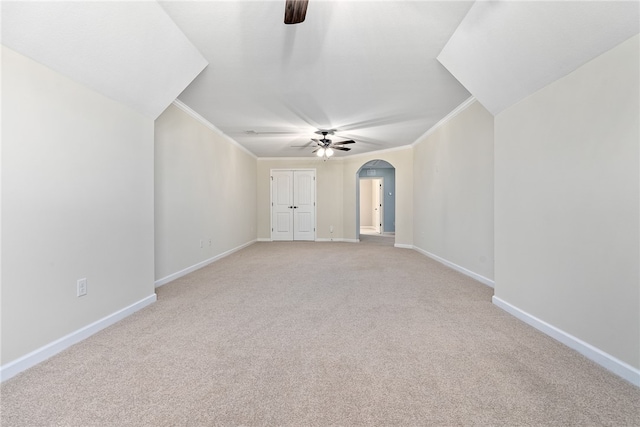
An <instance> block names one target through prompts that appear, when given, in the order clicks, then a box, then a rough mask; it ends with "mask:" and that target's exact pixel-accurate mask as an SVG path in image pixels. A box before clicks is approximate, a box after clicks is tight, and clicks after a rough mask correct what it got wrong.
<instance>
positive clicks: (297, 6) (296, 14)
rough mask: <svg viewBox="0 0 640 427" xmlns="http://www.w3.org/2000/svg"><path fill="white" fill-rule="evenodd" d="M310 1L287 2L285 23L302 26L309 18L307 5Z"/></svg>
mask: <svg viewBox="0 0 640 427" xmlns="http://www.w3.org/2000/svg"><path fill="white" fill-rule="evenodd" d="M308 3H309V0H285V5H284V23H285V24H300V23H301V22H304V18H305V17H306V16H307V4H308Z"/></svg>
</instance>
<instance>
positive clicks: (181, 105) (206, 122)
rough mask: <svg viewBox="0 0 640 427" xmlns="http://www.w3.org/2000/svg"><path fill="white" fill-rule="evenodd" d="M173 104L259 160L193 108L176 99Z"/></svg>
mask: <svg viewBox="0 0 640 427" xmlns="http://www.w3.org/2000/svg"><path fill="white" fill-rule="evenodd" d="M172 104H173V105H175V106H176V107H178V108H179V109H181V110H182V111H184V112H185V113H187V114H188V115H190V116H191V117H192V118H194V119H196V120H197V121H199V122H200V123H202V124H203V125H205V126H206V127H208V128H209V129H211V130H212V131H214V132H217V133H219V134H220V135H221V136H222V137H223V138H224V139H225V140H226V141H227V142H229V143H230V144H232V145H234V146H235V147H238V148H239V149H241V150H242V151H244V152H245V153H247V154H249V155H250V156H251V157H253V158H254V159H257V158H258V156H256V155H255V154H253V153H252V152H251V151H249V150H247V148H246V147H244V146H243V145H242V144H240V143H239V142H238V141H236V140H235V139H233V138H231V137H230V136H229V135H227V134H226V133H224V132H222V131H221V130H220V129H218V128H217V127H216V126H215V125H214V124H213V123H211V122H210V121H209V120H207V119H205V118H204V117H202V116H201V115H200V114H198V113H196V112H195V110H193V109H192V108H191V107H189V106H188V105H187V104H185V103H184V102H182V101H180V100H179V99H176V100H175V101H173V102H172Z"/></svg>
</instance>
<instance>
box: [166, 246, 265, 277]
mask: <svg viewBox="0 0 640 427" xmlns="http://www.w3.org/2000/svg"><path fill="white" fill-rule="evenodd" d="M255 242H256V240H251V241H250V242H247V243H245V244H242V245H240V246H237V247H235V248H233V249H229V250H228V251H225V252H222V253H220V254H218V255H216V256H214V257H211V258H209V259H205V260H204V261H201V262H199V263H197V264H194V265H192V266H191V267H187V268H184V269H182V270H180V271H177V272H175V273H172V274H169V275H168V276H165V277H163V278H162V279H158V280H156V281H155V286H156V288H159V287H160V286H162V285H166V284H167V283H169V282H172V281H174V280H176V279H178V278H180V277H182V276H186V275H187V274H189V273H192V272H194V271H196V270H199V269H201V268H202V267H205V266H207V265H209V264H211V263H212V262H215V261H218V260H219V259H221V258H224V257H226V256H229V255H231V254H232V253H234V252H237V251H239V250H240V249H244V248H246V247H247V246H250V245H253V244H254V243H255Z"/></svg>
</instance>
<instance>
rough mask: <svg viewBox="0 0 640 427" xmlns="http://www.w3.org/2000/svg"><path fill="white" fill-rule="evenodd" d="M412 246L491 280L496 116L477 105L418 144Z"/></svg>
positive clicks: (474, 104)
mask: <svg viewBox="0 0 640 427" xmlns="http://www.w3.org/2000/svg"><path fill="white" fill-rule="evenodd" d="M413 170H414V187H413V206H414V214H413V219H414V230H413V231H414V232H413V244H414V245H415V246H416V247H417V248H420V249H421V250H423V251H426V252H428V253H430V254H433V255H436V256H438V257H440V258H443V259H445V260H447V261H449V262H451V263H453V264H456V265H457V266H460V267H463V268H464V269H466V270H469V271H471V272H473V273H475V274H477V275H480V276H482V277H484V278H486V279H489V281H491V280H493V116H492V115H491V113H489V112H488V111H487V110H485V109H484V107H482V105H481V104H480V103H479V102H477V101H475V102H473V103H472V104H470V105H469V106H467V107H466V108H465V109H464V110H463V111H461V112H459V113H458V114H457V115H456V116H455V117H453V118H451V119H450V120H449V121H447V122H446V123H444V124H443V125H441V126H440V127H438V128H437V129H436V130H435V131H434V132H432V133H430V134H429V135H428V136H426V137H424V138H422V139H421V140H420V141H418V143H417V144H416V145H415V146H414V159H413Z"/></svg>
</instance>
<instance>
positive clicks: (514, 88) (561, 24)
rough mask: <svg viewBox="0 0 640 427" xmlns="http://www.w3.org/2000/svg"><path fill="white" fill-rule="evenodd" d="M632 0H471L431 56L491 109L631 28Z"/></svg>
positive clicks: (638, 18) (634, 23)
mask: <svg viewBox="0 0 640 427" xmlns="http://www.w3.org/2000/svg"><path fill="white" fill-rule="evenodd" d="M639 7H640V3H639V2H638V1H586V2H584V1H554V2H548V1H540V2H538V1H512V2H510V1H500V2H497V1H479V2H476V3H475V4H474V5H473V7H472V8H471V10H470V11H469V14H468V15H467V16H466V17H465V19H464V20H463V21H462V24H460V27H459V28H458V29H457V31H456V32H455V34H454V35H453V37H452V38H451V40H449V42H448V43H447V45H446V46H445V48H444V49H443V51H442V53H441V54H440V55H439V56H438V59H439V60H440V62H441V63H442V64H443V65H444V66H445V67H446V68H447V69H448V70H449V71H451V73H452V74H453V75H454V76H456V78H457V79H458V80H460V81H461V82H462V83H463V84H464V85H465V87H466V88H467V89H468V90H469V91H470V92H471V93H472V94H473V95H474V96H475V97H476V99H478V101H480V102H481V103H482V104H483V105H484V106H485V108H487V109H488V110H489V111H490V112H491V113H493V114H494V115H495V114H498V113H499V112H500V111H502V110H503V109H505V108H506V107H508V106H510V105H512V104H514V103H516V102H518V101H520V100H521V99H523V98H525V97H526V96H528V95H530V94H532V93H533V92H535V91H537V90H539V89H541V88H543V87H544V86H546V85H548V84H549V83H551V82H553V81H555V80H557V79H559V78H561V77H563V76H565V75H567V74H569V73H570V72H571V71H573V70H575V69H576V68H578V67H579V66H581V65H582V64H584V63H586V62H588V61H589V60H591V59H593V58H595V57H596V56H598V55H600V54H602V53H604V52H606V51H607V50H609V49H611V48H613V47H614V46H616V45H618V44H619V43H621V42H623V41H625V40H627V39H628V38H630V37H632V36H633V35H635V34H637V33H638V31H639V22H640V14H639Z"/></svg>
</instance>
